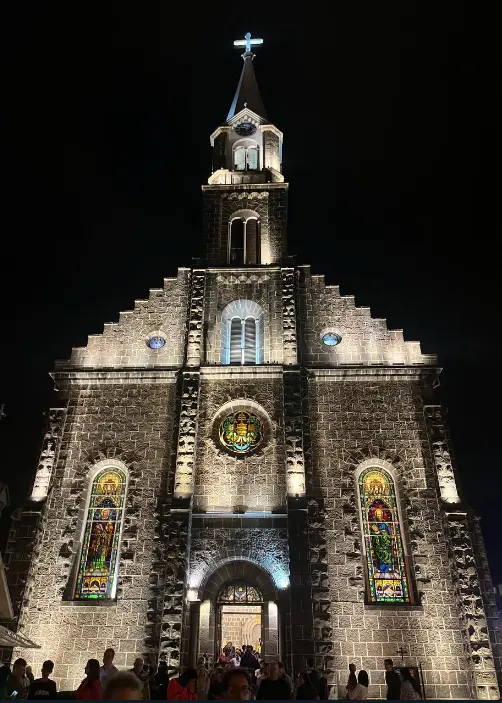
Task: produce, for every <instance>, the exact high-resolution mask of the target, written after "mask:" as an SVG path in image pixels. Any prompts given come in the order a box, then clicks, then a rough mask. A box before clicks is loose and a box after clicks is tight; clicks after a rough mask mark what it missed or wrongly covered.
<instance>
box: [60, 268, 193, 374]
mask: <svg viewBox="0 0 502 703" xmlns="http://www.w3.org/2000/svg"><path fill="white" fill-rule="evenodd" d="M189 292H190V270H189V269H185V268H181V269H179V270H178V277H177V278H165V279H164V287H163V288H153V289H151V290H150V297H149V298H148V300H136V301H135V305H134V310H128V311H126V312H121V313H120V319H119V322H111V323H107V324H105V325H104V331H103V334H94V335H90V336H89V339H88V343H87V346H86V347H78V348H75V349H73V352H72V356H71V360H70V362H58V364H57V367H59V368H64V367H69V366H70V365H71V366H72V367H77V368H100V367H101V368H102V367H106V368H124V367H125V368H128V367H129V368H130V367H135V368H139V367H141V368H152V367H158V366H181V365H182V364H183V358H184V352H185V325H186V318H187V307H188V300H189ZM154 332H159V333H162V334H164V336H165V338H166V340H167V343H166V345H165V346H164V347H162V348H161V349H150V348H149V347H148V345H147V338H148V336H149V335H150V334H152V333H154Z"/></svg>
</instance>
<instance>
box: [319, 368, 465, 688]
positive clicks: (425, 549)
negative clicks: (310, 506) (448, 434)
mask: <svg viewBox="0 0 502 703" xmlns="http://www.w3.org/2000/svg"><path fill="white" fill-rule="evenodd" d="M309 405H310V412H311V416H312V420H313V427H312V432H311V440H312V460H313V461H312V475H311V477H310V478H311V480H312V482H313V490H314V493H320V494H321V495H323V496H324V498H325V501H324V505H325V510H326V517H325V527H326V533H327V554H326V563H327V566H328V577H329V589H330V598H331V607H330V611H331V624H332V628H333V632H332V639H333V641H334V649H333V668H334V669H335V671H336V672H337V674H338V678H339V680H340V681H341V682H342V683H343V682H344V681H345V678H346V672H347V669H348V664H349V663H350V662H353V663H355V665H356V667H357V668H358V669H359V668H364V669H366V670H367V671H368V672H369V674H370V678H371V683H372V686H371V689H370V692H369V695H370V697H375V698H384V697H385V687H384V676H383V671H382V670H383V658H385V657H390V658H392V659H394V660H395V661H396V662H399V661H400V660H401V657H400V655H399V654H398V649H399V648H400V647H403V648H404V649H405V650H406V652H407V655H406V656H405V660H406V662H407V663H409V664H412V665H418V664H419V663H420V664H421V665H422V667H423V670H424V675H425V682H426V686H427V695H428V697H431V698H469V697H471V693H472V690H473V689H472V688H471V687H470V684H472V677H470V665H469V661H468V658H467V657H466V644H465V633H464V632H463V631H462V629H461V627H460V622H459V617H460V613H459V610H458V605H457V601H456V596H455V592H454V588H453V583H452V572H451V565H450V560H449V553H448V545H447V540H446V535H445V532H444V525H443V519H442V513H441V509H440V504H439V500H438V485H437V477H436V475H435V468H434V462H433V459H432V456H431V452H430V447H429V440H428V435H427V428H426V425H425V421H424V413H423V401H422V395H421V387H420V383H419V382H418V380H416V381H413V380H408V381H403V380H400V378H399V376H397V377H395V378H393V377H392V376H388V377H386V378H385V377H384V378H379V377H373V378H371V379H368V378H364V377H360V376H358V375H356V374H354V375H352V376H348V375H347V374H345V375H344V376H343V377H341V376H337V375H329V372H326V371H322V370H319V371H318V372H315V373H314V374H313V377H312V378H311V380H310V383H309ZM370 459H372V460H375V463H378V462H379V461H383V462H384V464H383V465H384V466H386V465H388V466H392V467H393V468H394V470H395V472H396V476H397V483H398V488H399V492H400V496H401V509H402V514H403V520H404V525H403V527H404V538H405V542H406V551H407V553H408V555H409V556H408V563H409V567H410V572H411V578H412V582H413V585H414V587H415V589H416V603H417V604H416V605H415V606H408V607H404V606H401V607H394V608H393V607H390V606H385V607H383V606H382V607H380V608H378V607H376V606H372V607H371V608H370V607H368V606H365V604H364V600H365V581H364V570H365V563H364V557H363V554H362V538H361V529H360V522H359V513H358V502H357V493H356V482H355V472H356V469H357V467H358V466H359V465H360V464H361V463H362V462H364V461H366V460H370ZM385 462H386V463H385Z"/></svg>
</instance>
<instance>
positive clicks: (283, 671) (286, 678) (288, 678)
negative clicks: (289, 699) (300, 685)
mask: <svg viewBox="0 0 502 703" xmlns="http://www.w3.org/2000/svg"><path fill="white" fill-rule="evenodd" d="M279 676H280V677H281V679H284V681H285V682H286V683H287V684H288V686H289V694H290V695H291V694H292V693H293V688H294V686H293V679H292V678H291V676H290V675H289V674H288V673H286V669H285V668H284V664H283V663H282V662H279Z"/></svg>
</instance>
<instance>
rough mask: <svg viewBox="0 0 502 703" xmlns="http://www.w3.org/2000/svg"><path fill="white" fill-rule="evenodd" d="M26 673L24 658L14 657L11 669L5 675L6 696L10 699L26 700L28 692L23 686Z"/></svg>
mask: <svg viewBox="0 0 502 703" xmlns="http://www.w3.org/2000/svg"><path fill="white" fill-rule="evenodd" d="M25 673H26V659H22V658H21V657H20V658H19V659H16V661H15V662H14V664H13V666H12V671H11V673H10V674H9V676H8V677H7V681H6V682H5V688H6V692H7V698H10V699H11V700H16V701H20V700H26V696H27V695H28V692H27V690H26V687H25V686H24V683H23V679H24V676H25Z"/></svg>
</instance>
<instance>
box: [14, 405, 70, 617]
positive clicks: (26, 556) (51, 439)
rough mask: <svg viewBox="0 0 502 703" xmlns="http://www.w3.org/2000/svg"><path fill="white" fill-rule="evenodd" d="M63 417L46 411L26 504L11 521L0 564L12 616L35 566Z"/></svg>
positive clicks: (61, 412)
mask: <svg viewBox="0 0 502 703" xmlns="http://www.w3.org/2000/svg"><path fill="white" fill-rule="evenodd" d="M66 414H67V409H66V408H51V409H50V411H49V415H48V417H47V424H46V430H45V433H44V437H43V440H42V447H41V450H40V459H39V461H38V466H37V473H36V476H35V482H34V485H33V490H32V492H31V496H30V501H29V502H28V503H27V504H26V505H25V506H24V507H23V508H22V509H20V510H19V511H16V513H15V514H14V516H13V518H12V525H11V528H10V532H9V539H8V542H7V546H6V548H5V558H4V561H5V564H6V566H8V569H7V583H8V586H9V592H10V595H11V598H12V606H13V609H14V613H15V614H16V616H19V613H20V610H21V605H22V603H23V598H24V597H25V594H26V593H27V591H28V590H29V588H30V585H31V581H32V572H33V571H34V569H35V567H36V555H37V550H38V549H39V543H40V540H41V537H42V534H43V520H44V507H45V499H46V498H47V495H48V492H49V489H50V482H51V478H52V474H53V471H54V467H55V465H56V463H57V458H58V454H59V449H60V446H61V438H62V435H63V429H64V424H65V421H66Z"/></svg>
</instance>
